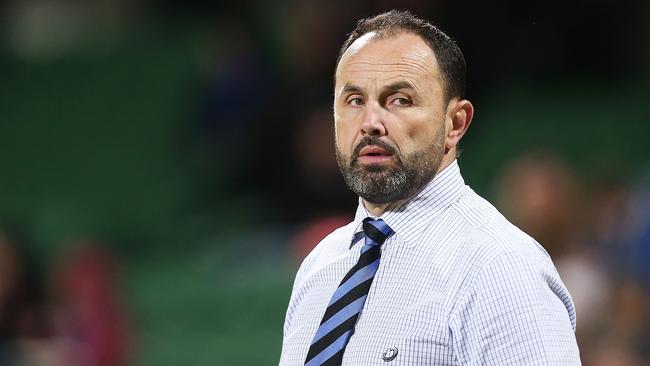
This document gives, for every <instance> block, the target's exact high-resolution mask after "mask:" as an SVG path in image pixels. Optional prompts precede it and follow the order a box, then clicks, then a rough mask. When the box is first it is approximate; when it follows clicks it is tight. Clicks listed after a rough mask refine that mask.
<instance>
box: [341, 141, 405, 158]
mask: <svg viewBox="0 0 650 366" xmlns="http://www.w3.org/2000/svg"><path fill="white" fill-rule="evenodd" d="M369 145H374V146H379V147H380V148H382V149H384V150H386V152H387V153H389V154H391V155H395V156H396V157H398V158H399V155H398V151H397V148H396V147H394V146H392V145H390V144H389V143H387V142H385V141H383V140H380V138H379V137H378V136H366V137H364V138H363V139H362V140H361V141H359V143H358V144H357V146H355V147H354V150H353V151H352V162H353V163H354V162H356V161H357V159H358V158H359V154H360V153H361V149H363V148H364V147H366V146H369Z"/></svg>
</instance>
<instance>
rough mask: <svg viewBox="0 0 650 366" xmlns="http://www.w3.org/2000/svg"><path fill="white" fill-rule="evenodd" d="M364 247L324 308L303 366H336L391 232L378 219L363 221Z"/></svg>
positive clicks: (352, 331) (341, 356)
mask: <svg viewBox="0 0 650 366" xmlns="http://www.w3.org/2000/svg"><path fill="white" fill-rule="evenodd" d="M363 233H364V235H365V245H364V246H363V248H361V256H360V257H359V261H358V262H357V264H355V265H354V267H352V269H350V271H348V273H347V274H346V275H345V277H343V280H342V281H341V284H340V285H339V287H338V288H337V289H336V291H335V292H334V295H332V299H331V300H330V302H329V304H328V305H327V310H325V315H323V320H322V321H321V323H320V326H319V327H318V331H317V332H316V335H315V336H314V340H313V341H312V343H311V346H309V352H308V353H307V359H306V360H305V365H306V366H320V365H328V366H329V365H340V364H341V362H342V360H343V352H344V351H345V346H347V344H348V341H349V340H350V337H351V336H352V333H354V325H355V324H356V322H357V319H358V318H359V314H360V313H361V310H362V309H363V305H364V304H365V303H366V297H368V291H369V290H370V285H371V284H372V280H373V278H374V277H375V273H376V272H377V268H379V258H380V255H381V248H380V247H381V245H382V244H383V243H384V241H385V240H386V238H388V237H389V236H390V235H391V234H393V230H392V229H391V228H390V227H389V226H388V225H387V224H386V223H385V222H384V221H382V220H381V219H378V220H373V219H371V218H369V217H368V218H365V219H364V220H363Z"/></svg>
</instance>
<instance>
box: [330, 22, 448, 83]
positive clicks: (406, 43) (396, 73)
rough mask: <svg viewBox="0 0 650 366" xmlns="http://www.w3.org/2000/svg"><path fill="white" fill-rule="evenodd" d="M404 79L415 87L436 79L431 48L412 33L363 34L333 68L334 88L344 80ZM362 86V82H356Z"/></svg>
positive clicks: (436, 65)
mask: <svg viewBox="0 0 650 366" xmlns="http://www.w3.org/2000/svg"><path fill="white" fill-rule="evenodd" d="M398 80H406V81H409V82H411V83H412V84H414V85H416V86H418V85H420V84H422V83H428V82H430V81H431V80H439V69H438V62H437V60H436V57H435V54H434V53H433V50H431V48H430V47H429V45H427V44H426V43H425V42H424V40H423V39H422V38H421V37H420V36H418V35H416V34H413V33H405V32H404V33H398V34H396V35H389V36H379V35H377V34H376V33H374V32H370V33H367V34H365V35H363V36H362V37H360V38H359V39H357V40H356V41H354V42H353V43H352V45H350V47H349V48H348V49H347V50H346V51H345V53H344V54H343V56H342V57H341V60H340V62H339V65H338V67H337V70H336V85H337V89H338V87H339V86H340V85H343V84H345V83H350V82H352V83H355V84H366V83H368V82H376V83H390V82H395V81H398ZM359 86H362V85H359Z"/></svg>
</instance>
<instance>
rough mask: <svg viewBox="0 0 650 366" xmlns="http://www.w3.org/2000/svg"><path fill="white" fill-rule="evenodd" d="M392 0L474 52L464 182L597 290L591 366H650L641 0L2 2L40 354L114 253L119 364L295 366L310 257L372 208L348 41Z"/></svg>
mask: <svg viewBox="0 0 650 366" xmlns="http://www.w3.org/2000/svg"><path fill="white" fill-rule="evenodd" d="M392 8H398V9H410V10H412V11H413V12H414V13H415V14H417V15H419V16H421V17H424V18H427V19H429V20H431V21H432V22H434V23H435V24H436V25H438V26H439V27H440V28H442V29H443V30H445V31H446V32H447V33H448V34H450V35H451V36H452V37H453V38H454V39H456V41H457V42H458V44H459V45H460V47H461V49H462V50H463V52H464V54H465V57H466V59H467V62H468V85H467V90H468V93H467V97H468V99H470V100H471V101H472V102H473V103H474V106H475V109H476V115H475V119H474V122H473V124H472V126H471V128H470V130H469V132H468V134H467V135H466V137H465V138H464V139H463V142H462V147H463V152H462V155H461V158H460V160H459V163H460V166H461V169H462V172H463V175H464V177H465V180H466V181H467V182H468V184H469V185H470V186H472V188H474V189H475V190H476V191H477V192H478V193H479V194H481V195H483V196H484V197H486V198H488V199H489V200H490V201H491V202H493V203H495V204H496V205H497V206H498V207H499V208H501V209H502V210H503V211H504V214H506V216H507V217H508V218H509V219H511V220H512V221H513V222H515V223H517V224H518V225H520V226H521V227H522V228H523V229H524V230H526V231H528V232H529V233H531V234H533V235H534V236H535V237H536V238H537V239H538V240H539V241H540V242H541V243H542V244H543V245H545V246H546V247H547V249H548V250H549V252H550V253H551V255H552V256H553V258H554V260H556V264H557V265H558V268H559V269H560V273H561V274H562V276H563V278H565V273H566V276H567V277H570V278H573V279H574V280H572V281H569V280H568V279H565V281H566V282H567V286H569V289H570V290H571V292H572V294H573V295H574V297H580V299H581V300H580V301H583V300H582V294H578V295H577V296H576V294H574V291H575V292H576V293H577V292H580V291H582V289H585V288H588V289H592V288H593V290H589V291H588V290H584V291H585V292H587V293H588V294H587V295H584V298H585V299H586V300H584V302H581V303H580V304H578V328H579V331H578V335H579V341H580V345H581V352H582V355H583V362H584V364H585V365H637V364H638V365H641V364H644V362H647V360H648V359H649V358H648V354H649V348H648V337H646V335H647V333H643V331H642V330H639V329H637V328H638V327H639V324H641V325H642V327H641V328H646V329H647V328H648V327H645V325H648V324H650V323H648V314H647V309H648V308H649V306H648V292H649V291H648V289H649V286H648V284H649V283H650V276H648V271H647V267H648V264H649V262H648V258H650V254H649V252H650V250H649V249H648V246H649V245H650V244H648V243H649V241H650V240H649V239H648V237H649V234H648V232H650V231H648V227H649V224H648V223H649V222H650V212H649V211H650V206H649V205H648V204H647V203H648V202H650V200H648V199H647V198H648V194H647V192H648V188H649V187H650V185H648V183H647V182H648V181H647V177H648V176H649V175H648V173H650V144H649V143H648V138H649V137H650V113H649V112H648V107H649V106H650V103H649V101H650V90H649V89H648V87H649V86H650V26H648V21H650V3H648V2H644V1H631V0H623V1H578V0H570V1H546V2H533V3H528V4H526V3H522V2H521V1H492V2H485V1H463V2H457V1H453V2H452V1H413V0H410V1H399V2H393V1H359V2H351V1H330V2H322V1H278V2H266V1H242V2H229V3H227V4H222V3H219V2H217V3H214V4H213V5H205V4H204V2H200V1H172V0H169V1H153V0H149V1H146V0H131V1H126V0H121V1H120V0H112V1H111V0H86V1H81V0H77V1H73V0H67V1H66V0H32V1H29V0H13V1H8V0H5V1H1V2H0V36H1V38H0V223H2V228H4V230H5V231H6V232H8V233H12V234H11V235H8V237H9V238H11V240H7V242H11V243H13V244H12V245H13V246H17V247H18V248H20V249H19V252H21V253H22V254H21V255H20V256H18V258H23V259H15V260H16V261H21V260H23V261H24V262H25V263H28V264H25V265H24V267H25V268H26V269H25V271H24V272H25V273H28V274H29V276H28V277H30V278H32V280H31V282H30V283H32V288H34V289H35V290H34V292H35V293H37V294H38V295H35V296H34V297H33V298H34V299H36V300H33V301H32V303H33V304H36V305H35V307H36V308H37V309H39V310H38V313H39V314H45V315H40V316H41V317H42V318H44V319H46V320H44V321H43V323H45V324H48V325H46V326H43V327H44V328H45V329H46V330H45V331H41V332H40V333H39V334H40V335H39V336H38V337H37V338H38V339H39V340H40V341H42V342H44V344H46V346H43V347H40V346H39V347H36V350H32V349H31V348H28V350H29V351H28V353H30V354H35V353H38V352H41V353H46V354H48V356H47V357H44V359H45V360H46V361H42V360H41V361H39V362H40V363H41V364H48V362H49V361H47V360H51V359H53V358H56V357H59V356H58V355H57V354H58V352H59V351H58V348H57V347H56V346H50V344H51V343H52V344H55V345H56V344H57V343H56V342H54V341H52V340H56V339H57V336H58V335H59V333H61V332H60V331H57V329H58V328H57V326H56V325H50V323H52V321H50V320H48V319H50V318H51V317H53V316H52V315H51V314H49V310H48V309H50V308H51V307H52V306H51V303H52V302H55V303H57V304H58V302H57V301H58V300H52V292H53V290H51V288H52V287H56V286H55V285H52V282H53V280H52V278H56V276H57V275H56V273H59V271H60V268H61V267H64V268H65V267H66V266H69V265H70V264H69V260H70V259H69V258H71V257H72V258H76V257H75V255H77V254H75V253H78V252H79V250H80V249H79V248H94V249H97V250H100V251H102V253H103V254H102V255H103V257H104V258H110V261H111V263H113V264H112V268H113V270H112V271H109V273H110V275H107V277H106V278H107V279H106V278H105V282H106V283H107V286H110V287H111V288H114V294H113V297H114V299H113V300H112V301H114V302H115V303H116V304H119V305H116V309H117V308H119V311H117V310H115V311H116V312H117V313H118V314H119V315H118V316H117V317H118V318H120V319H122V320H121V322H122V323H124V324H127V325H126V326H124V327H123V328H124V329H125V330H124V332H125V333H128V335H129V336H128V337H123V338H122V339H128V342H127V341H125V342H122V343H120V342H119V341H116V343H117V344H118V346H115V347H116V348H119V349H122V352H123V353H124V354H126V355H127V356H125V357H124V359H126V360H127V361H124V362H122V361H120V362H122V363H124V364H134V365H177V364H192V365H212V364H237V365H244V364H251V365H258V364H274V363H277V361H278V359H279V353H280V348H281V338H282V322H283V317H284V312H285V310H286V304H287V301H288V297H289V294H290V288H291V281H292V279H293V275H294V273H295V270H296V269H297V266H298V264H299V262H300V259H301V258H302V256H304V254H305V253H306V251H307V250H308V249H309V248H310V247H311V246H313V245H315V242H317V241H318V239H319V238H320V237H322V236H323V234H324V233H326V232H327V231H328V230H330V229H331V228H332V227H333V226H336V225H340V224H341V223H345V220H349V219H351V218H352V216H353V213H354V209H355V207H356V205H357V198H356V197H355V196H354V195H353V194H352V193H350V192H348V191H347V189H346V187H345V186H344V185H343V182H342V179H341V178H340V176H339V173H338V168H337V167H336V162H335V159H334V150H333V145H332V144H333V138H332V136H333V122H332V116H331V102H332V75H333V71H334V62H335V60H336V55H337V53H338V48H339V47H340V45H341V44H342V43H343V41H344V40H345V37H346V35H347V33H348V32H350V31H351V30H352V29H353V28H354V25H355V23H356V21H357V20H358V19H359V18H362V17H366V16H370V15H374V14H377V13H379V12H382V11H386V10H389V9H392ZM517 187H524V188H521V189H519V188H517ZM529 201H530V202H529ZM537 201H539V202H537ZM531 213H534V214H538V216H540V217H537V216H535V215H534V214H531ZM531 215H532V216H535V217H531ZM16 233H20V234H16ZM1 241H2V240H0V242H1ZM82 257H83V256H82ZM563 263H564V264H563ZM576 263H577V264H576ZM90 267H92V266H90ZM563 268H564V269H563ZM89 271H91V272H92V269H91V270H89ZM576 278H577V279H576ZM572 283H577V284H579V285H574V286H577V287H576V288H575V289H572V286H571V284H572ZM100 287H101V286H100ZM54 292H56V291H54ZM65 294H66V293H65V291H64V295H65ZM594 294H600V295H598V296H596V295H594ZM64 295H59V296H64ZM80 296H82V297H83V295H80ZM0 300H2V297H1V296H0ZM575 300H576V302H578V299H577V298H576V299H575ZM63 304H68V302H66V301H63ZM581 307H584V308H585V309H596V311H592V313H594V314H591V315H589V316H587V317H585V318H581V313H580V310H581ZM0 308H1V307H0ZM43 309H45V310H43ZM630 309H632V310H630ZM587 312H589V311H587ZM98 313H100V314H104V313H102V312H101V311H99V312H98ZM111 313H112V312H111ZM620 316H626V317H624V319H620V318H619V317H620ZM583 319H585V320H584V322H583ZM53 323H56V322H53ZM613 324H614V325H613ZM621 324H623V325H621ZM581 327H582V328H583V329H584V331H581ZM81 328H83V327H81ZM99 328H101V327H99ZM101 329H103V328H101ZM64 333H65V332H64ZM79 334H83V332H79ZM644 334H645V335H644ZM30 337H32V338H33V337H34V336H30ZM30 337H27V336H24V335H20V336H15V339H19V341H20V342H22V340H24V339H25V338H30ZM78 338H79V342H80V343H81V344H83V343H84V342H86V340H85V338H84V337H83V335H78ZM117 338H120V337H117ZM7 339H9V338H7ZM30 339H31V338H30ZM12 342H13V341H12ZM88 342H89V343H92V342H90V341H88ZM604 344H606V345H609V346H610V347H603V346H602V345H604ZM120 347H121V348H120ZM91 348H92V347H91ZM22 349H23V348H21V350H22ZM43 349H45V350H43ZM0 351H1V349H0ZM21 352H22V351H21ZM115 352H118V351H115ZM91 353H92V352H91ZM51 354H55V355H56V356H52V355H51ZM1 355H2V352H0V357H1ZM25 357H31V356H29V355H28V356H25ZM610 359H613V360H615V361H611V362H619V363H607V362H610ZM623 362H628V363H623ZM96 363H97V364H101V362H99V361H96ZM117 363H119V362H117V361H114V364H117Z"/></svg>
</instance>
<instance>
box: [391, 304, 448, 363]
mask: <svg viewBox="0 0 650 366" xmlns="http://www.w3.org/2000/svg"><path fill="white" fill-rule="evenodd" d="M442 308H443V307H442V304H440V303H437V302H429V303H420V304H416V305H413V306H410V307H408V308H406V309H405V311H404V313H403V314H402V316H401V317H400V320H399V322H397V323H396V326H397V329H396V330H397V331H396V332H394V333H393V334H394V336H393V337H391V339H387V340H386V342H382V345H381V347H380V349H379V355H380V357H379V359H381V360H382V362H381V363H380V364H383V365H384V366H397V365H436V366H446V365H457V363H456V360H455V358H454V354H453V350H452V348H451V344H450V342H451V340H450V337H449V331H448V327H447V316H446V314H444V311H442V310H441V309H442Z"/></svg>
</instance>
